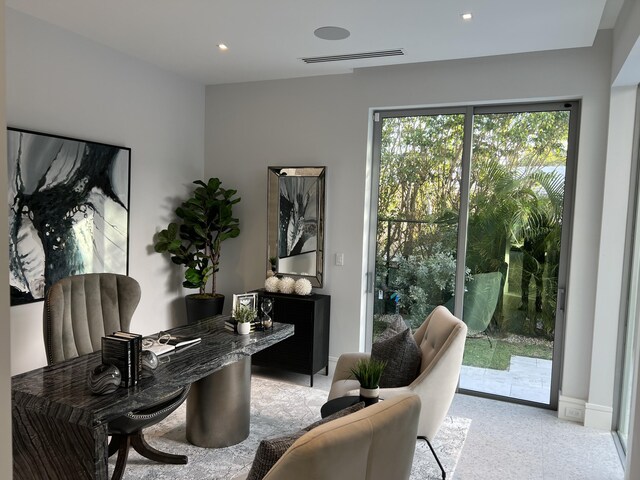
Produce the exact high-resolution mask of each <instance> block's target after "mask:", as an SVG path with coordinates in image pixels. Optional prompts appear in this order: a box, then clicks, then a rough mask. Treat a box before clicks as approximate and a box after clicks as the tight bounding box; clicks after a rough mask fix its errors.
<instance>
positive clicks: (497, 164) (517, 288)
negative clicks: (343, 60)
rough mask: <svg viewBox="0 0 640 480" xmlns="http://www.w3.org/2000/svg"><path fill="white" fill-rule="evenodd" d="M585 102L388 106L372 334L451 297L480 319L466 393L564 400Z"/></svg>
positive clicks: (464, 377)
mask: <svg viewBox="0 0 640 480" xmlns="http://www.w3.org/2000/svg"><path fill="white" fill-rule="evenodd" d="M577 108H578V105H577V104H576V103H573V102H568V103H560V104H532V105H515V106H500V107H468V108H464V109H459V110H450V111H445V110H420V111H402V112H379V113H378V121H377V122H376V127H377V128H376V136H375V148H374V171H375V172H376V175H377V178H378V182H377V187H378V188H377V189H375V188H374V190H375V191H374V192H373V195H372V196H373V197H374V198H375V200H376V201H375V205H374V208H375V211H372V216H373V218H377V228H376V231H375V260H373V259H372V262H373V261H375V269H374V271H375V275H374V277H373V278H374V282H373V283H374V285H373V288H372V289H371V290H372V291H371V299H370V300H371V304H370V307H371V309H370V312H371V319H370V321H371V323H372V329H371V330H372V334H373V339H372V340H375V336H376V335H377V334H378V333H379V332H380V331H381V330H382V329H384V327H385V325H386V324H387V323H388V322H389V320H390V319H391V318H392V316H393V315H401V316H402V318H403V319H404V320H405V321H406V322H407V323H408V324H409V325H410V326H412V327H413V328H415V327H417V326H418V325H420V324H421V323H422V321H423V320H424V318H425V317H426V316H427V315H428V314H429V312H430V311H431V310H432V309H433V308H434V307H435V306H436V305H445V306H446V307H447V308H449V309H450V310H451V311H452V312H454V313H455V314H456V315H457V316H458V317H460V318H462V319H463V320H464V321H465V323H466V324H467V326H468V328H469V336H468V338H467V343H466V348H465V357H464V362H463V363H464V365H463V369H462V374H461V379H460V388H461V389H463V390H469V391H474V392H479V393H481V394H485V395H490V396H498V397H506V398H511V399H517V400H519V401H524V402H531V403H536V404H544V405H550V406H555V403H556V402H557V395H552V392H553V391H557V388H555V389H554V388H552V383H553V381H554V378H556V377H557V376H558V375H555V377H554V375H553V373H554V360H556V363H555V364H557V356H558V353H557V352H556V350H557V349H556V348H555V347H556V345H555V342H556V341H557V339H558V335H559V332H561V329H559V328H558V325H559V323H561V322H562V321H563V318H562V314H563V305H562V301H563V291H564V277H565V272H564V270H565V266H564V258H566V256H565V252H564V249H563V247H564V245H565V244H566V242H564V243H563V240H564V239H565V238H566V235H567V228H566V225H568V224H569V223H568V221H567V218H568V215H569V213H570V203H569V202H568V199H569V198H571V195H567V186H569V187H570V185H571V183H570V182H567V181H566V180H567V175H568V172H570V171H571V157H572V154H573V149H574V145H575V138H574V137H575V130H576V125H575V123H576V121H577V115H576V109H577ZM568 191H569V193H570V189H569V190H568ZM372 210H373V208H372ZM372 244H373V242H372ZM372 250H373V248H372Z"/></svg>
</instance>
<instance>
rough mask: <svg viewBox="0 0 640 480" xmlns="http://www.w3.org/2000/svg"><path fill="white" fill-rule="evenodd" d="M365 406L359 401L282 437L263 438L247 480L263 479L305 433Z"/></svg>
mask: <svg viewBox="0 0 640 480" xmlns="http://www.w3.org/2000/svg"><path fill="white" fill-rule="evenodd" d="M363 408H364V402H359V403H356V404H355V405H352V406H351V407H349V408H344V409H342V410H340V411H339V412H336V413H334V414H333V415H329V416H328V417H326V418H323V419H322V420H318V421H317V422H314V423H312V424H311V425H309V426H308V427H305V428H303V429H302V430H300V431H298V432H295V433H292V434H289V435H283V436H281V437H275V438H268V439H265V440H262V441H261V442H260V445H259V446H258V450H257V451H256V456H255V458H254V459H253V463H252V464H251V470H249V474H248V475H247V479H246V480H262V478H264V476H265V475H266V474H267V473H268V472H269V470H271V468H272V467H273V466H274V465H275V464H276V462H277V461H278V460H280V457H282V455H284V452H286V451H287V450H288V449H289V447H290V446H291V445H293V444H294V443H295V441H296V440H297V439H299V438H300V437H301V436H302V435H304V434H305V433H307V432H309V431H311V430H312V429H314V428H316V427H319V426H320V425H323V424H325V423H327V422H330V421H331V420H335V419H337V418H340V417H344V416H346V415H349V414H350V413H354V412H357V411H358V410H361V409H363Z"/></svg>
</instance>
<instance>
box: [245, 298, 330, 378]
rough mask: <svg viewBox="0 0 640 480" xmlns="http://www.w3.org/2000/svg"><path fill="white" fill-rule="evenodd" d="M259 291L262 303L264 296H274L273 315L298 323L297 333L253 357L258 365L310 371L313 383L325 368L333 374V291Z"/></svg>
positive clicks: (276, 318) (296, 326) (308, 372)
mask: <svg viewBox="0 0 640 480" xmlns="http://www.w3.org/2000/svg"><path fill="white" fill-rule="evenodd" d="M256 292H258V297H259V298H258V305H260V302H261V300H262V298H263V297H269V298H271V299H273V312H272V314H271V317H272V318H273V319H274V320H275V321H276V322H282V323H288V324H291V325H294V326H295V329H296V333H295V335H294V336H292V337H290V338H288V339H286V340H285V341H283V342H280V343H278V344H277V345H273V346H271V347H269V348H266V349H264V350H263V351H261V352H259V353H257V354H256V355H254V356H253V357H252V362H253V364H254V365H261V366H266V367H275V368H282V369H284V370H288V371H291V372H296V373H305V374H307V375H309V377H310V379H309V383H310V385H311V386H312V387H313V375H314V374H315V373H317V372H318V371H320V370H321V369H323V368H324V369H325V374H326V375H328V374H329V314H330V310H331V297H330V296H329V295H321V294H317V293H314V294H311V295H286V294H282V293H269V292H266V291H265V290H264V289H262V290H256Z"/></svg>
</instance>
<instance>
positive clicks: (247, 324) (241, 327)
mask: <svg viewBox="0 0 640 480" xmlns="http://www.w3.org/2000/svg"><path fill="white" fill-rule="evenodd" d="M233 318H235V319H236V321H237V322H238V333H239V334H241V335H245V334H247V333H249V332H250V331H251V322H253V321H254V320H255V318H256V311H255V310H254V309H253V308H251V307H249V306H247V305H238V306H237V307H236V309H235V310H234V311H233Z"/></svg>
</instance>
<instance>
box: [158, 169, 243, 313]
mask: <svg viewBox="0 0 640 480" xmlns="http://www.w3.org/2000/svg"><path fill="white" fill-rule="evenodd" d="M193 183H194V184H196V185H198V186H197V187H196V189H195V190H194V191H193V192H192V195H191V197H190V198H188V199H187V200H185V201H184V202H182V204H181V205H180V206H179V207H178V208H176V210H175V213H176V215H177V217H178V219H179V220H178V221H177V222H172V223H170V224H169V225H168V226H167V228H165V229H164V230H162V231H160V232H158V234H157V236H156V240H155V243H154V249H155V251H156V252H158V253H168V254H169V256H170V258H171V261H172V262H173V263H175V264H177V265H183V266H184V267H186V269H185V272H184V278H185V281H184V282H183V283H182V286H183V287H185V288H195V289H198V293H196V294H191V295H187V297H186V303H187V319H188V321H189V322H190V323H191V322H195V321H198V320H201V319H202V318H206V317H208V316H212V315H216V314H219V313H222V308H223V305H224V295H222V294H220V293H218V292H217V291H216V273H217V272H218V270H219V265H220V251H221V247H222V242H224V241H225V240H228V239H230V238H235V237H237V236H238V235H239V234H240V222H239V220H238V219H237V218H235V217H234V216H233V206H234V205H235V204H237V203H238V202H239V201H240V197H238V196H237V190H232V189H225V188H223V187H222V182H221V181H220V179H219V178H210V179H209V180H208V181H207V182H206V183H205V182H203V181H202V180H196V181H195V182H193ZM209 281H210V282H209ZM209 283H210V285H211V286H210V289H209V290H208V291H207V284H209Z"/></svg>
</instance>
